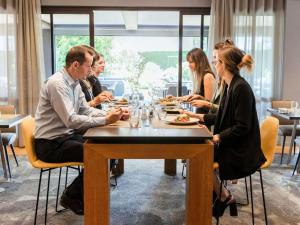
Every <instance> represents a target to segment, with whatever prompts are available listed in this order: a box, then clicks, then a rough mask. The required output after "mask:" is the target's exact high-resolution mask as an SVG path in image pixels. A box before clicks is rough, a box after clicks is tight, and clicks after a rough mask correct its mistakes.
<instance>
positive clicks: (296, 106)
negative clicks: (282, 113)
mask: <svg viewBox="0 0 300 225" xmlns="http://www.w3.org/2000/svg"><path fill="white" fill-rule="evenodd" d="M297 108H298V102H297V101H292V103H291V109H292V111H293V112H296V111H297Z"/></svg>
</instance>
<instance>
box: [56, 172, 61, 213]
mask: <svg viewBox="0 0 300 225" xmlns="http://www.w3.org/2000/svg"><path fill="white" fill-rule="evenodd" d="M61 170H62V168H59V175H58V185H57V193H56V203H55V211H56V212H59V210H57V206H58V196H59V188H60V178H61Z"/></svg>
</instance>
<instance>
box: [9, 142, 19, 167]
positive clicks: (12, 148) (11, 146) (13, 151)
mask: <svg viewBox="0 0 300 225" xmlns="http://www.w3.org/2000/svg"><path fill="white" fill-rule="evenodd" d="M10 148H11V151H12V153H13V155H14V158H15V161H16V164H17V166H19V163H18V160H17V156H16V153H15V149H14V146H13V145H10Z"/></svg>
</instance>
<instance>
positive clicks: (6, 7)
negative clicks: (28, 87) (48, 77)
mask: <svg viewBox="0 0 300 225" xmlns="http://www.w3.org/2000/svg"><path fill="white" fill-rule="evenodd" d="M16 78H17V77H16V12H15V8H14V1H13V0H1V1H0V104H1V105H7V104H12V105H16V102H17V79H16Z"/></svg>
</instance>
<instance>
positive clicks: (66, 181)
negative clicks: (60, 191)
mask: <svg viewBox="0 0 300 225" xmlns="http://www.w3.org/2000/svg"><path fill="white" fill-rule="evenodd" d="M68 171H69V167H68V166H67V167H66V180H65V189H66V188H67V184H68Z"/></svg>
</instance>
